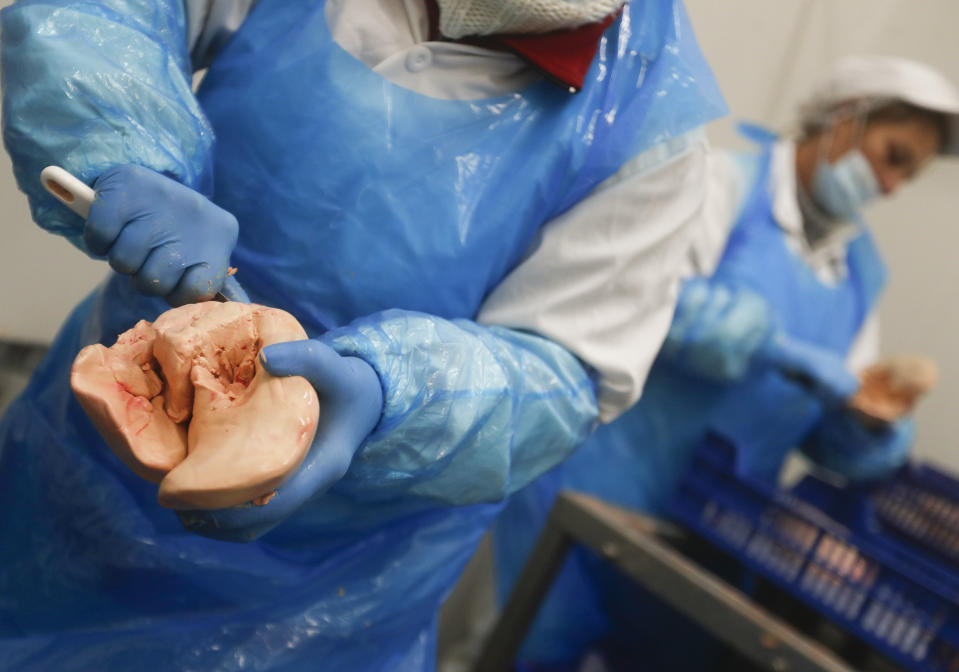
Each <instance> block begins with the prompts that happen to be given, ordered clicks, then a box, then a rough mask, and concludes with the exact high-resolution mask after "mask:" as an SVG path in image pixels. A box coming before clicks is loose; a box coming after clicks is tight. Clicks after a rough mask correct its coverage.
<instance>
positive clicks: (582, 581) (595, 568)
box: [495, 127, 885, 669]
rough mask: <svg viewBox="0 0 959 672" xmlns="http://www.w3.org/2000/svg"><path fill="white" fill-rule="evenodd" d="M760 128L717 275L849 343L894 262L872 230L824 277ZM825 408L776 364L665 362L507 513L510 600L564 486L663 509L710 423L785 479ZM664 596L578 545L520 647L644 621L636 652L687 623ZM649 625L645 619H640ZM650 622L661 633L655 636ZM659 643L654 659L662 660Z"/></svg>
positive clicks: (573, 639)
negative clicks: (780, 205)
mask: <svg viewBox="0 0 959 672" xmlns="http://www.w3.org/2000/svg"><path fill="white" fill-rule="evenodd" d="M748 133H749V134H750V135H751V136H752V137H753V138H754V139H757V140H758V141H759V142H760V146H761V148H762V153H761V154H760V155H759V156H758V157H757V161H758V163H759V166H758V169H757V170H756V171H755V176H756V177H755V183H754V186H753V188H752V190H751V192H750V194H749V195H748V196H747V200H746V203H745V204H744V207H743V209H742V212H741V215H740V217H739V219H738V221H737V223H736V225H735V227H734V229H733V232H732V234H731V236H730V238H729V241H728V242H727V246H726V249H725V252H724V254H723V256H722V259H721V261H720V263H719V265H718V267H717V270H716V272H715V274H714V276H713V277H714V279H715V280H716V281H718V282H723V283H726V284H728V285H731V286H742V287H747V288H749V289H751V290H752V291H755V292H758V293H760V294H761V295H762V296H763V297H764V298H765V299H766V300H767V301H769V303H770V305H771V306H772V307H773V308H774V309H775V312H776V314H777V315H778V317H779V319H780V324H781V325H782V326H783V328H784V329H785V330H786V331H787V333H789V335H790V336H793V337H795V338H799V339H803V340H806V341H808V342H811V343H815V344H817V345H821V346H823V347H827V348H830V349H832V350H834V351H836V352H839V353H843V354H845V353H846V352H847V350H848V349H849V347H850V345H851V343H852V341H853V339H854V338H855V335H856V334H857V333H858V331H859V329H860V328H861V326H862V324H863V322H864V320H865V318H866V316H867V315H868V313H869V311H870V309H871V308H872V306H873V305H874V304H875V301H876V299H877V297H878V294H879V291H880V290H881V288H882V285H883V283H884V281H885V269H884V266H883V264H882V261H881V260H880V258H879V256H878V253H877V251H876V249H875V246H874V245H873V242H872V239H871V237H870V236H869V234H868V233H867V232H866V231H865V229H862V233H861V235H859V236H858V237H857V238H856V239H855V240H853V241H852V242H851V243H850V245H849V246H848V253H847V265H848V273H847V274H846V276H845V278H844V279H842V280H841V281H840V282H838V283H837V284H836V285H835V286H830V285H826V284H824V283H823V282H822V281H820V280H819V279H818V277H817V276H816V275H815V274H814V273H813V271H812V270H811V269H810V268H809V267H808V266H807V265H806V264H805V263H804V262H803V260H802V259H801V258H800V257H798V256H797V254H796V253H795V252H793V251H792V250H791V249H789V248H788V247H787V245H786V238H785V236H784V234H783V231H782V228H781V227H780V226H779V224H778V223H777V222H776V220H775V218H774V216H773V208H772V201H771V188H770V186H771V185H770V159H771V153H772V144H773V142H774V140H775V136H773V135H771V134H768V133H766V132H762V131H760V130H759V129H755V128H752V127H751V128H749V129H748ZM821 412H822V407H821V404H820V403H819V402H818V401H817V400H816V399H815V397H813V396H812V395H811V394H810V393H809V392H807V391H806V390H805V389H803V388H802V387H801V386H800V385H799V384H797V383H795V382H793V381H790V380H788V379H787V378H785V377H783V376H782V375H781V374H780V373H778V372H776V371H771V370H758V371H755V372H754V373H752V374H751V375H750V376H749V377H748V378H747V379H746V380H745V381H743V382H741V383H739V384H736V385H720V384H713V383H709V382H707V381H704V380H702V379H701V378H697V377H693V376H688V375H686V374H684V373H683V372H681V371H678V370H677V369H675V368H674V367H671V366H670V365H668V364H667V363H665V362H663V361H657V362H656V364H655V365H654V367H653V369H652V371H651V373H650V376H649V378H648V380H647V382H646V386H645V387H644V389H643V396H642V398H641V399H640V401H639V403H637V404H636V406H634V407H633V408H632V409H630V410H629V411H627V412H626V413H624V414H623V415H622V416H620V417H619V418H618V419H617V420H616V421H615V422H613V423H611V424H608V425H603V426H600V427H599V428H598V429H597V431H596V432H595V433H594V434H593V436H592V437H590V439H589V440H588V441H587V442H586V443H585V444H584V446H583V447H582V448H581V449H580V450H579V451H577V452H576V454H574V455H573V456H572V457H571V458H569V459H568V460H567V461H566V462H565V463H564V464H562V465H561V466H560V467H558V468H557V469H556V470H554V471H553V472H550V473H549V474H546V475H545V476H543V477H542V478H540V479H539V480H538V481H536V482H535V483H533V484H531V485H530V486H529V487H527V488H526V489H524V490H523V491H521V492H520V493H518V494H516V495H514V496H513V498H512V499H511V501H510V502H509V504H508V505H507V507H506V509H505V510H504V512H503V514H502V515H501V516H500V517H499V518H498V519H497V521H496V526H495V549H496V560H497V568H498V573H499V590H500V595H501V598H502V599H505V598H506V597H507V595H508V593H509V590H510V589H511V588H512V583H513V581H515V578H516V577H517V576H518V574H519V571H520V569H521V568H522V563H523V562H524V561H525V559H526V557H527V554H528V553H529V550H530V548H531V545H532V541H531V534H530V530H532V529H538V528H539V527H540V526H541V525H542V524H544V523H545V521H546V517H547V515H548V513H549V509H550V507H551V506H552V503H553V500H554V499H555V497H556V495H557V494H558V493H559V491H560V490H562V489H564V488H568V489H573V490H580V491H583V492H588V493H591V494H594V495H596V496H598V497H601V498H603V499H606V500H608V501H611V502H614V503H617V504H620V505H622V506H625V507H628V508H632V509H637V510H642V511H645V512H648V513H653V514H660V515H661V514H664V513H666V510H667V504H668V502H669V499H670V497H671V496H672V494H673V492H674V490H675V488H676V485H677V484H678V482H679V479H680V478H681V476H682V474H683V472H684V470H685V469H686V467H687V465H688V464H689V459H690V457H691V455H692V451H693V450H694V448H695V447H696V445H697V444H698V443H699V442H700V441H701V440H702V438H703V437H704V436H705V434H706V432H707V431H713V432H717V433H720V434H722V435H724V436H725V437H727V438H728V439H729V440H731V441H732V442H733V443H734V444H735V445H736V446H737V447H738V449H739V452H738V464H737V468H738V471H739V473H740V474H741V475H748V476H750V477H754V478H760V479H765V480H772V481H775V479H776V478H777V476H778V473H779V470H780V468H781V466H782V463H783V461H784V460H785V458H786V455H787V454H788V452H789V451H790V450H791V449H793V448H796V447H798V445H799V443H800V442H801V440H802V439H803V437H804V436H805V435H806V434H807V433H808V432H809V431H810V430H811V429H812V427H813V426H814V425H815V423H816V422H817V421H818V419H819V417H820V414H821ZM652 604H653V603H652V602H651V600H650V598H649V597H648V596H644V595H643V594H642V593H640V592H639V591H637V590H636V589H635V588H634V587H632V586H631V585H630V582H629V581H628V580H626V579H622V578H621V577H619V576H618V575H617V574H616V573H615V572H613V571H611V570H610V569H609V568H608V566H605V565H604V564H603V562H602V561H600V560H596V559H594V558H592V557H590V556H589V554H588V553H583V552H575V553H574V554H573V556H572V557H571V559H570V561H568V563H567V565H566V567H565V568H564V570H563V571H562V572H561V573H560V575H559V577H558V578H557V580H556V582H555V583H554V585H553V588H552V589H551V592H550V594H549V596H548V597H547V600H546V602H545V603H544V604H543V606H542V608H541V609H540V612H539V614H538V616H537V620H536V622H535V624H534V626H533V628H532V630H531V632H530V636H529V637H528V638H527V640H526V643H525V644H524V650H523V654H522V656H523V658H525V659H526V660H531V661H539V662H543V661H547V662H555V663H567V662H568V661H569V660H570V659H573V658H575V657H576V656H577V655H579V654H581V653H582V652H583V651H584V649H585V647H586V646H588V645H589V644H590V643H593V642H595V641H596V640H597V639H598V638H599V637H601V636H602V635H603V634H604V633H608V632H610V631H611V630H612V629H619V630H620V631H621V632H624V633H632V634H630V635H629V637H632V639H633V642H634V643H635V645H636V646H637V647H638V648H637V650H643V647H644V646H647V647H650V646H654V644H653V643H654V641H655V640H656V639H657V638H658V637H661V636H662V635H663V632H664V630H663V629H662V628H660V629H656V628H653V627H652V626H651V620H652V621H657V620H658V621H661V622H663V623H667V622H668V623H670V625H669V626H668V628H673V629H675V628H677V627H680V626H679V625H678V624H676V623H672V622H671V621H669V619H671V618H672V616H671V615H670V616H669V617H668V618H667V616H666V615H665V614H664V613H663V612H662V610H661V609H660V608H659V607H655V606H651V605H652ZM646 609H650V610H651V611H645V610H646ZM571 613H575V615H576V616H575V618H571V617H570V614H571ZM653 614H655V615H653ZM663 619H666V620H663ZM637 620H638V621H639V624H638V623H637ZM642 623H646V625H645V626H642V627H640V625H641V624H642ZM663 627H664V628H667V626H663ZM637 628H638V629H637ZM668 628H667V629H668ZM643 633H646V634H647V635H649V637H648V638H645V639H644V637H643ZM692 648H693V649H695V648H696V647H692ZM650 655H651V654H650V653H649V649H648V648H647V649H646V654H645V660H647V661H649V660H651V658H650V657H649V656H650ZM684 655H685V656H688V658H689V661H688V665H685V666H681V665H680V662H679V659H678V658H676V659H675V660H674V661H673V662H674V664H675V665H676V669H697V666H698V663H697V662H692V661H696V660H697V654H696V652H695V651H691V650H686V651H684Z"/></svg>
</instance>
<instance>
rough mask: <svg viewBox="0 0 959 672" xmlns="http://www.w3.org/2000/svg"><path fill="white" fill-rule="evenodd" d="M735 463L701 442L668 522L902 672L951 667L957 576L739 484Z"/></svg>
mask: <svg viewBox="0 0 959 672" xmlns="http://www.w3.org/2000/svg"><path fill="white" fill-rule="evenodd" d="M734 466H735V452H734V449H733V448H732V447H731V446H729V445H728V444H725V443H723V442H722V441H721V440H719V439H717V438H710V439H709V440H707V441H706V442H704V444H703V445H702V446H700V448H699V450H698V451H697V453H696V456H695V459H694V461H693V464H692V466H691V468H690V469H689V470H687V472H686V474H685V476H684V478H683V481H682V483H681V485H680V487H679V489H678V492H677V495H676V497H675V498H674V501H673V503H672V512H673V514H674V516H675V517H676V518H678V519H679V520H680V521H681V522H683V523H684V524H686V525H687V526H688V527H690V528H691V529H692V530H693V531H695V532H696V533H697V534H699V535H700V536H702V537H703V538H705V539H706V540H707V541H709V542H710V543H712V544H714V545H715V546H717V547H719V548H720V549H722V550H724V551H725V552H727V553H729V554H730V555H732V556H733V557H735V558H737V559H738V560H739V561H740V562H742V563H743V564H744V565H745V566H747V567H748V568H750V569H751V570H753V571H755V572H757V573H758V574H760V575H762V576H764V577H765V578H767V579H769V580H770V581H772V582H773V583H775V584H776V585H778V586H780V587H781V588H782V589H784V590H785V591H787V592H788V593H790V594H791V595H793V596H795V597H796V598H798V599H800V600H801V601H803V602H804V603H806V604H808V605H809V606H810V607H812V608H813V609H814V610H816V611H817V612H818V613H819V614H821V615H822V616H824V617H826V618H828V619H829V620H830V621H832V622H834V623H836V624H837V625H839V626H840V627H842V628H844V629H845V630H847V631H848V632H850V633H852V634H854V635H856V636H858V637H859V638H861V639H862V640H864V641H865V642H867V643H869V644H870V645H872V646H874V647H875V648H876V649H878V650H879V651H881V652H882V653H884V654H886V655H887V656H888V657H890V658H891V659H893V660H895V661H896V662H898V663H899V664H901V665H903V666H905V667H906V668H908V669H911V670H917V671H923V672H926V671H928V672H955V671H956V670H959V576H957V574H956V573H954V572H951V571H947V570H946V569H944V567H943V566H941V565H939V564H936V563H933V562H930V561H928V560H927V559H925V558H923V557H920V556H917V555H915V554H912V553H910V552H909V550H908V549H907V548H905V547H903V546H901V545H900V546H897V545H896V544H895V543H892V542H890V541H889V540H888V539H886V540H882V539H881V536H880V535H870V534H863V533H861V532H860V531H857V530H856V529H854V528H857V527H860V523H859V522H857V523H856V525H854V526H852V527H850V526H849V525H846V524H843V523H842V522H841V521H840V520H837V519H836V518H834V517H833V516H831V515H828V514H827V512H825V511H824V510H823V509H822V508H820V507H818V506H813V505H812V504H810V503H809V501H806V500H805V499H804V498H802V497H799V496H797V495H796V494H794V493H791V492H781V491H777V490H776V489H775V488H771V487H769V486H768V485H766V484H764V483H761V482H756V481H751V480H748V479H743V478H740V477H738V476H737V475H736V474H735V468H734ZM805 494H808V493H805ZM833 504H835V502H833ZM825 508H827V509H829V508H830V507H829V506H826V507H825ZM846 513H849V512H848V511H847V512H846ZM854 518H855V516H851V517H850V519H854Z"/></svg>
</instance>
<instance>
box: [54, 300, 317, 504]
mask: <svg viewBox="0 0 959 672" xmlns="http://www.w3.org/2000/svg"><path fill="white" fill-rule="evenodd" d="M304 338H306V332H305V331H304V330H303V328H302V327H301V326H300V324H299V322H297V320H296V319H295V318H294V317H293V316H292V315H290V314H289V313H287V312H285V311H282V310H277V309H274V308H267V307H264V306H259V305H255V304H243V303H217V302H212V301H208V302H204V303H197V304H191V305H187V306H182V307H180V308H174V309H173V310H169V311H167V312H165V313H163V314H162V315H160V316H159V317H158V318H157V319H156V321H155V322H153V323H152V324H151V323H149V322H146V321H140V322H138V323H137V324H136V326H134V327H133V329H130V330H129V331H126V332H124V333H123V334H121V335H120V337H119V338H118V339H117V342H116V344H114V345H113V346H111V347H109V348H106V347H104V346H102V345H91V346H88V347H86V348H84V349H83V350H81V351H80V354H79V355H77V358H76V360H75V361H74V363H73V370H72V373H71V377H70V383H71V386H72V387H73V392H74V394H75V395H76V397H77V399H78V400H79V402H80V405H81V406H82V407H83V409H84V410H85V411H86V413H87V415H88V416H90V419H91V420H92V421H93V424H94V426H96V428H97V430H98V431H99V432H100V434H101V436H103V438H104V440H105V441H106V442H107V445H109V446H110V448H111V450H113V452H114V453H115V454H116V455H117V457H119V458H120V459H121V460H122V461H123V462H124V464H126V465H127V466H128V467H129V468H130V469H132V470H133V471H134V472H135V473H136V474H138V475H139V476H141V477H143V478H145V479H147V480H149V481H152V482H154V483H159V484H160V489H159V493H158V500H159V502H160V504H161V505H163V506H166V507H168V508H174V509H193V508H202V509H219V508H225V507H228V506H236V505H239V504H244V503H246V502H250V501H253V502H254V503H257V504H265V503H266V502H267V501H268V500H269V497H270V495H271V493H272V492H273V490H274V488H276V487H278V486H279V485H281V484H282V483H283V481H285V480H286V479H287V478H288V477H290V476H291V475H292V474H293V473H294V472H295V471H296V469H297V468H298V467H299V466H300V463H301V462H302V461H303V458H304V457H305V456H306V453H307V451H308V450H309V447H310V444H311V442H312V440H313V434H314V433H315V431H316V425H317V422H318V420H319V414H320V407H319V401H318V400H317V396H316V391H315V390H314V389H313V386H312V385H310V384H309V382H307V381H306V380H305V379H304V378H300V377H297V376H294V377H288V378H278V377H274V376H271V375H270V374H269V373H267V372H266V371H265V370H264V369H263V366H262V364H260V362H259V358H258V354H259V351H260V349H261V348H262V347H263V346H265V345H271V344H273V343H279V342H283V341H295V340H301V339H304Z"/></svg>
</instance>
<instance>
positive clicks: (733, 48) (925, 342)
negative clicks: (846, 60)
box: [686, 0, 959, 471]
mask: <svg viewBox="0 0 959 672" xmlns="http://www.w3.org/2000/svg"><path fill="white" fill-rule="evenodd" d="M686 5H687V8H688V10H689V13H690V16H691V18H692V20H693V25H694V27H695V30H696V35H697V37H698V38H699V41H700V44H701V45H702V48H703V51H704V52H705V54H706V56H707V58H708V59H709V62H710V64H711V65H712V67H713V70H714V72H715V73H716V76H717V78H718V79H719V83H720V86H721V88H722V89H723V92H724V93H725V95H726V100H727V102H728V103H729V107H730V109H731V110H732V116H733V117H734V118H740V119H744V118H745V119H751V120H756V121H760V122H763V123H766V124H770V125H772V126H773V127H774V128H776V129H778V130H780V131H787V130H789V129H790V127H791V124H793V123H794V121H795V119H794V114H793V112H794V110H795V109H796V104H797V101H799V100H800V99H801V98H802V96H803V95H804V93H805V92H807V91H808V90H809V89H810V88H811V86H812V84H813V82H814V81H815V80H816V78H817V77H818V75H819V74H820V73H821V72H822V71H823V70H824V69H825V68H826V67H828V65H829V64H830V63H831V62H833V61H834V60H836V59H837V58H839V57H841V56H844V55H846V54H852V53H880V54H890V55H895V56H903V57H907V58H913V59H916V60H921V61H924V62H926V63H928V64H930V65H932V66H934V67H936V68H938V69H939V70H941V71H942V72H943V73H945V74H946V75H947V76H948V77H949V78H950V79H952V80H953V81H954V82H956V83H957V84H959V39H957V37H956V33H955V29H956V26H957V25H959V2H956V1H955V0H733V1H729V0H727V1H725V2H720V1H717V0H686ZM710 137H711V139H712V140H713V142H714V144H716V145H718V146H743V145H742V141H741V140H740V139H738V138H737V137H736V135H735V132H734V130H733V128H732V120H731V119H727V120H724V121H721V122H717V123H716V124H713V126H712V127H711V128H710ZM957 187H959V160H956V161H940V162H937V163H936V164H934V165H932V166H931V168H930V169H929V171H928V172H927V173H926V174H924V175H922V176H921V179H919V180H917V181H916V182H915V183H914V184H912V185H909V187H907V188H906V189H904V190H902V191H901V192H900V193H899V194H897V195H896V196H895V197H894V198H892V199H888V200H887V202H884V203H882V204H880V205H877V206H875V207H874V208H873V209H871V210H870V211H869V212H868V215H869V220H870V222H871V223H872V224H873V225H874V226H873V230H874V232H875V234H876V237H877V239H878V242H879V245H880V247H881V248H882V251H883V254H884V256H885V258H886V262H887V265H888V266H889V270H890V275H891V284H890V287H889V289H888V291H887V292H886V294H885V296H884V298H883V301H882V304H881V315H882V338H883V351H884V352H888V353H892V352H902V351H907V350H908V351H916V352H923V353H927V354H929V355H931V356H932V357H934V358H935V359H936V360H937V361H938V363H939V365H940V367H941V371H942V382H941V384H940V386H939V388H938V389H937V390H936V391H935V393H934V394H933V395H932V396H931V397H929V399H928V400H926V401H925V402H924V403H923V405H922V406H921V407H920V409H919V412H918V423H919V441H918V445H917V452H918V454H920V455H921V456H924V457H927V458H929V459H932V460H934V461H937V462H940V463H944V464H947V465H949V466H950V467H951V468H952V469H953V470H956V471H959V450H957V449H956V447H957V445H959V442H957V441H956V440H955V439H954V438H953V436H952V433H953V432H954V431H956V430H957V429H959V421H957V419H959V409H957V408H956V404H955V402H956V400H957V399H959V352H957V351H956V348H955V346H954V345H953V343H954V341H955V339H954V335H955V334H956V333H959V332H957V328H959V308H957V305H956V299H957V291H956V289H957V287H959V264H957V263H956V261H955V257H956V249H957V247H959V229H957V226H956V220H955V214H954V213H956V212H959V188H957Z"/></svg>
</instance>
